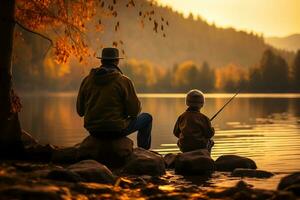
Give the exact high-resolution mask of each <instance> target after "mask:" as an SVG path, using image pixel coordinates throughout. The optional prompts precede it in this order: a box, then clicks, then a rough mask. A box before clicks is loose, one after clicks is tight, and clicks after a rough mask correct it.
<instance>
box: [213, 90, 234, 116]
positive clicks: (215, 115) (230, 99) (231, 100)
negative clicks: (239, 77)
mask: <svg viewBox="0 0 300 200" xmlns="http://www.w3.org/2000/svg"><path fill="white" fill-rule="evenodd" d="M239 93H240V90H238V91H237V92H236V93H235V95H233V97H231V98H230V99H229V100H228V101H227V102H226V103H225V105H224V106H223V107H222V108H221V109H220V110H219V111H218V112H217V113H216V114H215V115H214V116H213V117H212V118H210V121H212V120H214V119H215V118H216V117H217V116H218V114H219V113H220V112H222V110H223V109H224V108H225V107H226V106H227V105H228V104H229V103H230V102H231V101H232V100H233V99H234V98H235V97H236V96H237V95H238V94H239Z"/></svg>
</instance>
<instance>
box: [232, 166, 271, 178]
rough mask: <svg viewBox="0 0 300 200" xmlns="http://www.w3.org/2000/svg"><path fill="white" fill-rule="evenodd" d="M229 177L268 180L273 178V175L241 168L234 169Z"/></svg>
mask: <svg viewBox="0 0 300 200" xmlns="http://www.w3.org/2000/svg"><path fill="white" fill-rule="evenodd" d="M231 175H232V176H237V177H250V178H270V177H272V176H274V174H273V173H271V172H267V171H263V170H256V169H242V168H237V169H234V170H233V172H232V173H231Z"/></svg>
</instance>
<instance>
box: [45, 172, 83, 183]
mask: <svg viewBox="0 0 300 200" xmlns="http://www.w3.org/2000/svg"><path fill="white" fill-rule="evenodd" d="M46 178H47V179H51V180H56V181H67V182H80V181H84V179H82V178H81V177H80V175H78V174H77V173H75V172H73V171H70V170H66V169H54V170H52V171H50V172H49V173H48V174H47V175H46Z"/></svg>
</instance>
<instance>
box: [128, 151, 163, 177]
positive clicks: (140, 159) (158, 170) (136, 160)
mask: <svg viewBox="0 0 300 200" xmlns="http://www.w3.org/2000/svg"><path fill="white" fill-rule="evenodd" d="M122 172H123V173H125V174H134V175H151V176H159V175H163V174H165V163H164V159H163V157H162V156H161V155H159V154H157V153H154V152H151V151H148V150H145V149H143V148H136V149H134V150H133V153H132V155H131V156H130V157H129V159H128V161H127V162H126V165H125V166H124V167H123V169H122Z"/></svg>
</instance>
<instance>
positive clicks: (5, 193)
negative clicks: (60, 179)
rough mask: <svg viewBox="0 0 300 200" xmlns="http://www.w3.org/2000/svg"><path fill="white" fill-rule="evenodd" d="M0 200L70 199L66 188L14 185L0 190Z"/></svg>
mask: <svg viewBox="0 0 300 200" xmlns="http://www.w3.org/2000/svg"><path fill="white" fill-rule="evenodd" d="M0 197H1V199H43V200H65V199H71V194H70V191H69V189H68V188H65V187H57V186H30V187H29V186H23V185H15V186H11V187H5V188H1V190H0Z"/></svg>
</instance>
